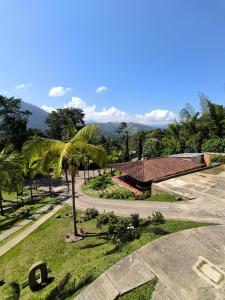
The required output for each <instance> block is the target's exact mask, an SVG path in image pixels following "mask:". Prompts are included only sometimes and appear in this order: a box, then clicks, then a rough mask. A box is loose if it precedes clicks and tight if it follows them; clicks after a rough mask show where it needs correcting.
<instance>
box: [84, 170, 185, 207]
mask: <svg viewBox="0 0 225 300" xmlns="http://www.w3.org/2000/svg"><path fill="white" fill-rule="evenodd" d="M82 190H83V192H85V193H86V194H88V195H89V196H93V197H98V198H102V199H125V200H147V201H167V202H174V201H178V198H177V197H176V196H174V195H170V194H167V193H160V194H156V195H151V194H150V193H149V192H145V193H144V194H143V195H136V194H135V193H133V192H132V191H130V190H129V189H127V188H125V187H122V186H120V185H119V184H117V183H116V182H114V181H112V176H111V175H110V174H109V173H108V174H103V175H100V176H98V177H95V178H92V179H89V180H86V181H85V183H84V184H83V186H82ZM179 200H180V198H179Z"/></svg>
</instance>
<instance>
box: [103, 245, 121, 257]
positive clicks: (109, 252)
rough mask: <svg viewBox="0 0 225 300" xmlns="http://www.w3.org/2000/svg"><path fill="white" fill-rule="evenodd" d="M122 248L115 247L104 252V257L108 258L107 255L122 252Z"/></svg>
mask: <svg viewBox="0 0 225 300" xmlns="http://www.w3.org/2000/svg"><path fill="white" fill-rule="evenodd" d="M122 248H123V246H115V247H114V248H113V249H111V250H109V251H107V252H105V255H106V256H109V255H112V254H115V253H118V252H120V251H121V250H122Z"/></svg>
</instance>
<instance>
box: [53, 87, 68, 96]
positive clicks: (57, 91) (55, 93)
mask: <svg viewBox="0 0 225 300" xmlns="http://www.w3.org/2000/svg"><path fill="white" fill-rule="evenodd" d="M69 91H71V88H69V87H67V88H65V87H63V86H53V87H52V88H51V89H50V90H49V93H48V95H49V96H50V97H60V96H63V95H64V94H65V93H66V92H69Z"/></svg>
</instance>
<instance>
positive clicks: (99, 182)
mask: <svg viewBox="0 0 225 300" xmlns="http://www.w3.org/2000/svg"><path fill="white" fill-rule="evenodd" d="M94 180H95V181H94V183H93V185H92V188H93V189H94V190H101V189H106V188H107V186H108V185H109V184H110V183H111V182H112V181H111V178H110V177H109V176H108V175H102V176H99V177H97V178H96V179H94Z"/></svg>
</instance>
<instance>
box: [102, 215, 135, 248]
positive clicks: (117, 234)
mask: <svg viewBox="0 0 225 300" xmlns="http://www.w3.org/2000/svg"><path fill="white" fill-rule="evenodd" d="M139 238H140V231H139V230H138V229H137V228H134V227H133V226H130V225H129V221H128V220H127V219H125V220H121V221H118V222H117V223H109V227H108V232H107V239H108V240H110V241H111V242H112V243H113V244H115V245H116V246H117V247H121V246H122V245H124V244H127V243H128V242H131V241H133V240H135V239H139Z"/></svg>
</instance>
